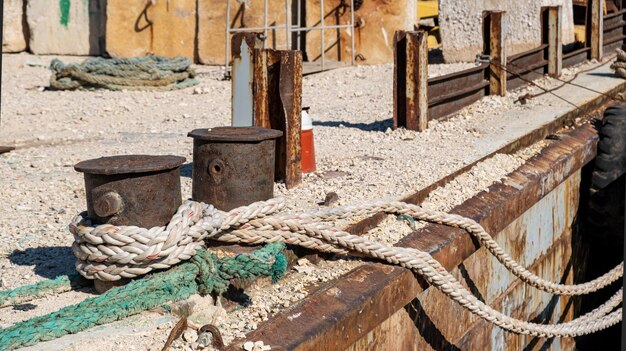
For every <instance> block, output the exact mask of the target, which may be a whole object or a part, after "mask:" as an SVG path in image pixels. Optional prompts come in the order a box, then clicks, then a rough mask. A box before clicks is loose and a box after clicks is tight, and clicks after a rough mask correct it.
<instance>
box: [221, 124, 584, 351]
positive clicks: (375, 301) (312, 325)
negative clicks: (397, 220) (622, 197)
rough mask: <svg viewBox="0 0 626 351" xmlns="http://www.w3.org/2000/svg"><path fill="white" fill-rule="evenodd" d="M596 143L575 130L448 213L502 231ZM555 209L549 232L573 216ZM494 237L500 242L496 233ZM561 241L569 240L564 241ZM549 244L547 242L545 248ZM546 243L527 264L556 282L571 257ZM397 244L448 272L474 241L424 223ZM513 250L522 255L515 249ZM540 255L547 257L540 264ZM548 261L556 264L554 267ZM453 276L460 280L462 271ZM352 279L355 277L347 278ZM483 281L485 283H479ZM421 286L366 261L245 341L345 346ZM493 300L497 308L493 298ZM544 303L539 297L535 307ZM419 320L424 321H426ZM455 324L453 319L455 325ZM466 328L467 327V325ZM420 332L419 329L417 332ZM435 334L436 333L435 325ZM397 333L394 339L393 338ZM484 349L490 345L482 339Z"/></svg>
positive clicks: (530, 311)
mask: <svg viewBox="0 0 626 351" xmlns="http://www.w3.org/2000/svg"><path fill="white" fill-rule="evenodd" d="M596 142H597V136H596V133H595V130H594V129H593V128H592V127H590V126H583V127H580V128H579V129H577V130H574V131H572V132H571V133H569V134H567V135H565V136H563V137H562V139H561V140H560V141H558V142H557V143H555V144H554V145H551V146H549V147H548V148H546V149H545V150H544V151H543V152H542V153H541V155H540V156H538V157H537V158H535V159H533V160H531V161H529V162H527V163H526V164H525V165H523V166H522V167H521V168H520V169H519V170H518V171H516V172H514V173H513V174H512V176H511V177H510V180H509V181H508V182H507V183H505V184H497V185H494V186H492V187H490V189H489V192H483V193H481V194H479V195H478V196H476V197H474V198H473V199H471V200H469V201H468V202H466V203H464V204H463V205H461V206H459V207H457V208H455V209H454V210H453V211H452V212H453V213H457V214H460V215H463V216H467V217H470V218H473V219H475V220H477V221H478V222H479V223H481V224H482V225H483V226H485V228H486V229H487V230H488V231H489V232H491V233H500V232H501V231H503V230H504V229H505V228H507V226H509V225H510V224H511V223H512V222H514V221H515V219H516V218H518V217H519V216H520V215H522V214H524V213H525V212H527V211H528V210H529V209H531V208H532V207H533V206H534V205H536V204H537V203H538V202H540V199H542V198H544V197H545V196H546V195H548V194H550V193H551V192H552V191H553V190H554V189H555V188H557V186H558V185H559V184H561V183H562V182H563V180H565V179H567V178H569V177H570V176H571V175H572V174H575V173H576V172H577V170H579V169H580V168H581V167H582V166H583V165H584V164H586V163H587V162H588V161H589V160H590V159H592V158H593V157H594V155H595V145H596ZM575 180H576V176H574V178H572V182H575ZM565 186H569V185H565ZM573 192H574V191H573V188H572V189H569V190H567V189H566V190H557V191H556V192H555V193H554V194H557V195H554V196H555V197H552V198H551V196H553V195H550V196H548V197H546V201H547V203H551V204H554V201H561V200H562V199H560V198H559V196H561V195H558V194H572V193H573ZM571 201H574V200H571ZM539 206H547V205H539ZM544 209H545V208H544ZM538 211H540V210H538ZM555 211H556V212H554V213H556V214H557V217H559V216H561V215H562V216H564V219H563V220H562V221H561V220H560V219H557V220H555V221H553V222H552V223H554V224H555V226H552V225H550V226H549V227H550V228H555V231H559V230H561V228H565V227H567V222H568V221H569V220H571V218H565V216H566V215H565V214H566V213H567V216H569V215H570V214H571V212H570V211H571V209H558V210H555ZM531 212H532V211H531ZM535 224H536V223H526V224H525V226H527V227H530V226H533V225H535ZM505 232H506V231H505ZM512 232H514V230H512ZM550 232H553V231H552V230H551V231H550ZM563 232H565V233H564V234H563V233H559V234H561V237H562V238H566V235H568V234H567V230H564V231H563ZM503 235H506V234H503ZM535 235H536V234H535ZM551 235H552V234H551ZM549 237H550V236H548V238H549ZM552 238H555V236H552ZM498 240H500V237H499V236H498ZM558 240H559V239H558V238H557V239H553V242H554V241H556V242H557V243H556V244H554V245H552V247H551V248H550V249H551V250H559V248H558V247H559V246H558ZM562 240H564V241H565V242H566V241H567V239H562ZM548 241H549V240H547V239H546V241H545V243H547V242H548ZM545 243H544V242H543V241H540V242H538V243H537V244H536V248H533V249H530V251H532V252H533V253H534V254H535V255H534V256H535V258H536V259H535V260H533V261H532V262H538V263H536V264H535V265H536V267H537V269H539V270H547V271H548V272H546V271H541V272H540V273H541V274H544V275H545V276H546V277H550V276H551V275H550V274H548V273H550V272H553V274H555V275H554V277H556V278H555V279H558V278H561V277H562V276H563V271H564V270H563V267H564V263H563V262H561V263H559V264H557V263H556V262H557V261H558V260H556V258H565V257H567V255H568V253H567V252H563V251H554V252H552V251H546V250H545V249H544V248H545V247H546V246H545V245H544V244H545ZM399 245H400V246H406V247H415V248H419V249H421V250H425V251H428V252H431V253H432V254H433V256H434V257H435V258H436V259H438V260H439V261H440V262H441V263H442V264H443V265H444V266H445V267H446V268H447V269H448V270H452V269H454V268H455V267H458V266H459V265H461V264H462V263H463V261H465V260H466V259H468V257H470V256H471V255H472V254H474V253H475V252H476V250H477V246H476V244H475V243H474V242H473V241H472V239H471V238H470V237H469V236H468V235H467V233H465V232H464V231H462V230H457V229H451V228H449V227H444V226H439V225H427V226H426V227H425V228H423V229H421V230H419V231H417V232H416V233H413V234H410V235H409V236H408V237H407V238H405V239H404V240H403V241H401V243H399ZM529 245H534V244H529ZM518 246H519V244H518ZM526 249H527V248H524V250H526ZM512 253H513V254H514V255H515V254H519V252H517V253H516V252H515V250H513V252H512ZM541 255H543V257H545V258H543V259H542V258H541V257H542V256H541ZM552 257H554V260H553V258H552ZM544 261H545V262H544ZM552 261H554V262H555V263H551V262H552ZM542 264H543V265H542ZM477 269H478V268H472V271H473V272H474V273H476V271H477ZM466 271H468V272H469V271H470V269H469V268H467V267H466ZM458 274H460V275H462V272H461V270H459V272H458ZM349 277H352V278H351V280H350V281H347V280H346V279H348V278H349ZM494 277H495V278H497V277H499V276H498V275H496V274H495V273H494V275H493V276H492V278H494ZM503 279H504V278H503ZM486 282H487V281H486V280H485V281H484V282H483V283H486ZM505 282H506V281H505ZM504 284H505V283H502V284H494V289H496V290H493V291H492V292H491V293H489V296H491V297H492V298H493V296H497V294H498V292H500V291H503V290H502V289H503V286H504ZM426 288H427V285H426V284H425V283H424V282H423V281H422V280H421V279H419V278H418V280H415V278H414V277H413V274H412V273H411V272H409V271H408V270H406V269H402V268H398V267H391V266H385V265H382V264H375V263H372V264H366V265H364V266H361V267H359V268H356V269H355V270H353V271H352V272H350V273H348V274H347V275H345V276H344V277H342V278H341V279H340V280H337V281H334V282H331V283H329V284H326V285H324V286H323V287H321V288H320V289H319V290H317V291H316V292H314V293H312V294H311V295H310V296H309V297H308V298H307V299H305V300H304V301H302V302H301V303H299V304H297V305H295V306H294V307H292V308H290V309H289V310H287V311H284V312H283V313H280V314H278V315H277V316H275V317H273V318H272V319H270V321H268V322H266V323H263V324H262V325H261V326H260V327H259V329H257V330H256V331H254V332H252V333H251V334H249V335H248V338H249V339H251V340H263V341H266V343H269V344H271V345H272V347H273V349H274V348H275V349H279V350H281V349H289V350H324V349H328V350H335V349H337V350H338V349H345V348H347V347H349V346H350V345H352V344H354V343H355V342H357V340H359V339H361V338H363V337H365V336H367V335H368V333H369V332H370V331H372V330H374V329H375V327H376V326H378V325H380V324H381V323H383V322H384V321H385V320H386V319H387V318H389V317H390V316H391V315H393V314H394V313H396V311H398V310H400V309H401V308H403V307H404V306H406V305H407V304H409V303H410V302H411V301H413V300H414V298H415V296H417V295H418V294H419V293H421V292H422V291H424V289H426ZM497 289H499V290H497ZM387 291H393V293H394V295H393V297H392V298H391V297H390V296H389V293H385V292H387ZM502 294H506V293H500V296H502ZM505 296H506V295H505ZM493 301H494V302H495V303H497V298H496V299H494V300H493ZM544 301H545V300H541V299H540V300H539V301H538V303H541V302H544ZM507 304H508V302H507ZM320 306H332V309H325V308H322V307H320ZM521 308H522V311H523V312H524V313H527V314H528V315H533V313H536V312H538V311H537V308H534V309H533V308H531V307H521ZM512 312H515V313H517V312H516V311H512ZM295 315H298V316H299V317H298V320H297V321H296V320H293V316H295ZM354 315H358V318H357V319H354V317H352V316H354ZM289 317H292V318H291V319H290V318H289ZM431 322H432V321H431ZM424 323H427V324H428V321H424ZM454 323H457V321H456V320H455V321H454ZM449 324H451V323H449ZM430 325H432V323H431V324H430ZM422 327H425V326H422ZM468 328H472V327H471V326H468ZM422 331H423V330H421V329H420V332H422ZM433 333H435V334H436V333H437V329H436V328H435V329H434V331H433ZM401 335H403V334H401ZM401 335H398V338H400V336H401ZM456 336H458V338H457V339H458V342H460V343H465V345H468V344H467V343H466V341H463V340H461V338H463V337H465V336H464V334H463V333H461V332H458V333H457V334H456ZM468 338H469V337H468ZM328 340H331V341H328ZM448 342H450V343H451V345H452V344H453V343H456V342H457V340H448ZM329 343H331V344H329ZM477 345H480V344H477ZM485 345H491V344H488V343H487V342H486V341H485ZM237 347H240V345H238V344H237V343H234V344H232V345H231V348H230V349H231V350H235V349H237Z"/></svg>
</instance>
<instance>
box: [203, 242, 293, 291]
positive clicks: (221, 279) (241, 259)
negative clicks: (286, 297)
mask: <svg viewBox="0 0 626 351" xmlns="http://www.w3.org/2000/svg"><path fill="white" fill-rule="evenodd" d="M284 249H285V244H284V243H271V244H267V245H266V246H264V247H263V248H261V249H259V250H256V251H254V252H252V253H251V254H239V255H237V256H235V257H224V258H218V257H217V256H216V255H215V254H213V253H211V252H209V251H207V250H206V249H204V248H198V249H197V250H196V255H195V256H193V258H192V260H193V263H194V264H195V265H196V267H198V275H197V277H196V281H197V283H198V291H199V292H200V294H202V295H206V294H209V293H211V292H214V291H215V292H217V293H220V294H221V293H223V292H225V291H226V290H227V289H228V285H229V282H230V280H232V279H254V278H257V277H261V276H269V277H272V283H276V282H277V281H278V280H279V279H280V278H282V277H283V276H284V275H285V273H286V271H287V258H286V257H285V255H284V254H283V253H282V251H283V250H284Z"/></svg>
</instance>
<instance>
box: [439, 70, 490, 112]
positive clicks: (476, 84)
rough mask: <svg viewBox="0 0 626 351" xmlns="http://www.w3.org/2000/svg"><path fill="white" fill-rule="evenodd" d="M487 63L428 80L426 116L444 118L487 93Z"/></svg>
mask: <svg viewBox="0 0 626 351" xmlns="http://www.w3.org/2000/svg"><path fill="white" fill-rule="evenodd" d="M488 66H489V65H488V64H486V63H485V64H482V65H480V66H477V67H472V68H469V69H466V70H463V71H459V72H454V73H451V74H446V75H443V76H439V77H435V78H431V79H429V80H428V108H429V111H428V118H429V119H431V120H432V119H444V118H445V117H446V116H448V115H450V114H451V113H453V112H456V111H458V110H460V109H462V108H463V107H465V106H468V105H469V104H471V103H473V102H475V101H478V100H480V99H481V98H482V97H484V96H486V95H487V87H488V86H489V82H488V81H486V80H485V72H486V70H487V67H488Z"/></svg>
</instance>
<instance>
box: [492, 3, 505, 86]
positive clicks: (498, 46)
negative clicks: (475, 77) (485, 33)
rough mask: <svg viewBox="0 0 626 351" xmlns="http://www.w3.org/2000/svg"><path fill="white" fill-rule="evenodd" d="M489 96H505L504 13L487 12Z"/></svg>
mask: <svg viewBox="0 0 626 351" xmlns="http://www.w3.org/2000/svg"><path fill="white" fill-rule="evenodd" d="M487 17H488V18H489V28H488V29H489V57H490V59H491V64H490V65H489V94H490V95H500V96H505V95H506V78H507V72H506V71H505V70H503V69H502V67H506V63H507V58H506V55H507V53H506V36H507V23H506V12H505V11H489V12H487Z"/></svg>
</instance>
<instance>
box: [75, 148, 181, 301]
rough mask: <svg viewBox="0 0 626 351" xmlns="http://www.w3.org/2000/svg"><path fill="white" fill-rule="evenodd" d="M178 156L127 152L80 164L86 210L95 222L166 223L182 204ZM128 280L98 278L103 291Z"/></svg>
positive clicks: (98, 286)
mask: <svg viewBox="0 0 626 351" xmlns="http://www.w3.org/2000/svg"><path fill="white" fill-rule="evenodd" d="M183 162H185V158H184V157H179V156H149V155H124V156H112V157H102V158H98V159H92V160H86V161H82V162H79V163H77V164H76V165H75V166H74V169H75V170H76V171H78V172H83V173H84V176H85V192H86V195H87V211H88V213H89V218H90V219H91V220H92V221H93V223H94V224H112V225H132V226H137V227H144V228H151V227H156V226H163V225H166V224H167V223H168V222H169V221H170V219H171V218H172V216H173V215H174V213H176V210H177V209H178V207H179V206H180V205H181V203H182V200H181V190H180V165H181V164H182V163H183ZM127 282H128V280H126V279H121V280H119V281H115V282H104V281H99V280H96V281H95V287H96V290H97V291H98V292H100V293H102V292H104V291H106V290H108V289H110V288H112V287H113V286H119V285H124V284H126V283H127Z"/></svg>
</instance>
